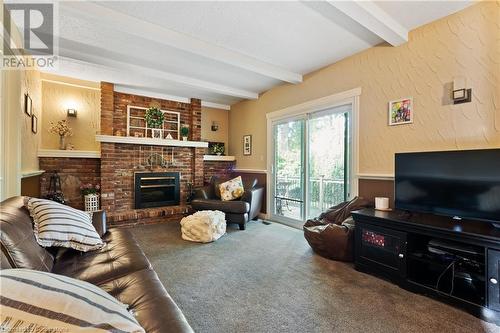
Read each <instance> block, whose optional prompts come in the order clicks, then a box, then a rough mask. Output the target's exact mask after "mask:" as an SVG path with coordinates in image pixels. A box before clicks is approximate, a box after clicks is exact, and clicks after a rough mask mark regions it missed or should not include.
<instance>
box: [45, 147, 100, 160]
mask: <svg viewBox="0 0 500 333" xmlns="http://www.w3.org/2000/svg"><path fill="white" fill-rule="evenodd" d="M38 157H73V158H101V152H100V151H95V150H60V149H40V150H38Z"/></svg>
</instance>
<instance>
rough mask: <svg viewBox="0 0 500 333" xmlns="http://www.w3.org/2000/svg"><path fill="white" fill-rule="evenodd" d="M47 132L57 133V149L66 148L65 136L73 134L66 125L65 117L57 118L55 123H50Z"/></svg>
mask: <svg viewBox="0 0 500 333" xmlns="http://www.w3.org/2000/svg"><path fill="white" fill-rule="evenodd" d="M49 132H50V133H52V134H57V135H59V149H61V150H65V149H66V137H68V136H72V135H73V130H72V129H71V127H69V126H68V122H67V121H66V119H63V120H59V121H58V122H57V123H55V124H54V123H53V122H51V123H50V128H49Z"/></svg>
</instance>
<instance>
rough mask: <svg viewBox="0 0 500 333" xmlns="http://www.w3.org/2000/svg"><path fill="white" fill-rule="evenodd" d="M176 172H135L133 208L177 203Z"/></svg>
mask: <svg viewBox="0 0 500 333" xmlns="http://www.w3.org/2000/svg"><path fill="white" fill-rule="evenodd" d="M179 197H180V186H179V173H178V172H137V173H135V208H136V209H138V208H149V207H162V206H175V205H178V204H179V201H180V200H179Z"/></svg>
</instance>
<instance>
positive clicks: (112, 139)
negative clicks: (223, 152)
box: [95, 134, 208, 148]
mask: <svg viewBox="0 0 500 333" xmlns="http://www.w3.org/2000/svg"><path fill="white" fill-rule="evenodd" d="M95 140H96V141H98V142H107V143H126V144H132V145H149V146H165V147H191V148H208V142H204V141H181V140H168V139H154V138H136V137H133V136H115V135H99V134H98V135H96V136H95Z"/></svg>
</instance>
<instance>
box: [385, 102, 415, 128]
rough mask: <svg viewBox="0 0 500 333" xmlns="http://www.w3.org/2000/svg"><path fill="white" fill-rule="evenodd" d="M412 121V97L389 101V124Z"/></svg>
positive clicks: (401, 123) (409, 122)
mask: <svg viewBox="0 0 500 333" xmlns="http://www.w3.org/2000/svg"><path fill="white" fill-rule="evenodd" d="M411 123H413V98H411V97H408V98H402V99H398V100H395V101H390V102H389V126H393V125H403V124H411Z"/></svg>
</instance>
